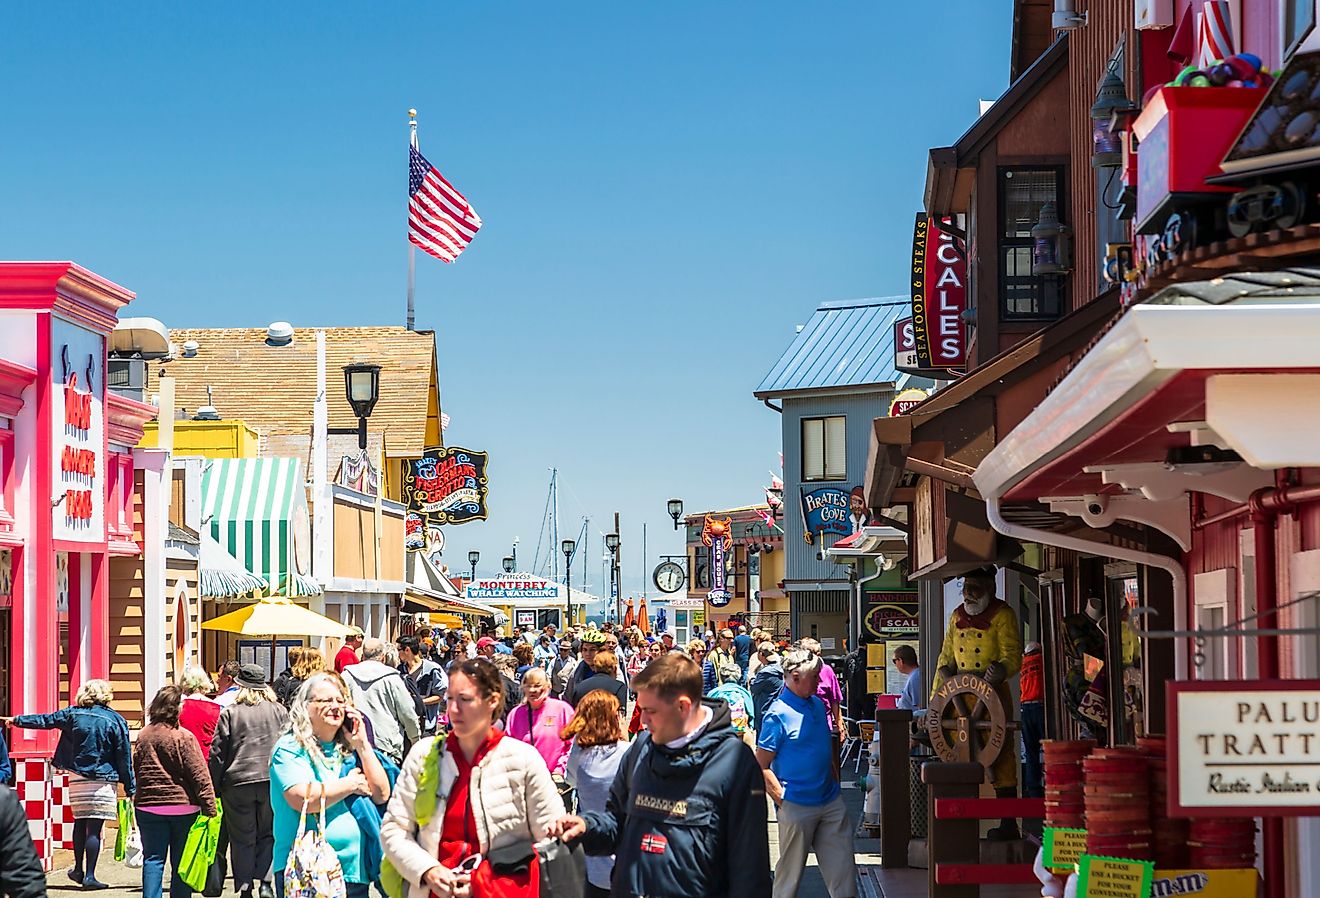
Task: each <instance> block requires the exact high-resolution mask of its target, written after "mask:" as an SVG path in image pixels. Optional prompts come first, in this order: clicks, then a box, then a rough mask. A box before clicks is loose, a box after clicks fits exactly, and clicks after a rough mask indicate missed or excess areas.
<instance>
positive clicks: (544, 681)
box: [509, 667, 573, 783]
mask: <svg viewBox="0 0 1320 898" xmlns="http://www.w3.org/2000/svg"><path fill="white" fill-rule="evenodd" d="M522 694H523V702H522V704H521V705H518V707H516V708H514V709H513V712H512V713H511V714H510V715H509V735H510V736H512V737H513V738H515V739H517V740H519V741H521V742H530V743H531V744H532V745H533V746H535V747H536V750H537V751H538V752H539V753H540V755H541V757H542V758H544V759H545V766H546V767H548V768H550V774H551V775H552V776H553V777H554V778H555V782H557V783H558V782H561V781H562V780H563V776H564V770H565V768H566V767H567V766H568V749H569V747H570V746H571V745H572V742H571V741H570V740H566V739H564V738H563V737H561V736H560V735H559V732H560V730H562V729H563V728H564V727H566V726H568V722H569V721H570V720H572V719H573V706H572V705H570V704H569V703H568V702H565V701H560V700H559V699H557V698H551V697H550V678H549V677H548V676H547V675H546V672H545V671H544V670H542V669H541V668H539V667H533V668H531V669H529V670H528V671H527V672H526V673H525V674H523V678H522Z"/></svg>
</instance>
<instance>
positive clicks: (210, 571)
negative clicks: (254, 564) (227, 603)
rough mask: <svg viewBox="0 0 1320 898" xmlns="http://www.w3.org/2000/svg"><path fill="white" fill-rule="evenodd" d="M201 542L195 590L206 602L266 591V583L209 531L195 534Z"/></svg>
mask: <svg viewBox="0 0 1320 898" xmlns="http://www.w3.org/2000/svg"><path fill="white" fill-rule="evenodd" d="M198 538H199V541H200V543H201V551H200V556H201V557H200V559H199V561H200V564H199V565H198V587H199V588H200V590H201V594H202V596H204V597H205V598H208V599H236V598H238V597H239V596H246V595H249V594H251V593H254V592H256V591H258V590H264V589H266V588H267V584H266V581H265V580H263V579H261V578H260V577H258V576H257V575H256V574H254V573H252V572H251V571H249V570H248V569H247V568H245V567H243V563H242V562H240V561H239V560H238V559H237V558H235V557H234V556H233V555H230V554H229V553H228V552H227V551H225V547H224V546H222V545H220V543H218V542H216V540H215V537H214V536H212V535H211V533H210V531H209V530H205V529H204V530H202V531H201V533H199V534H198Z"/></svg>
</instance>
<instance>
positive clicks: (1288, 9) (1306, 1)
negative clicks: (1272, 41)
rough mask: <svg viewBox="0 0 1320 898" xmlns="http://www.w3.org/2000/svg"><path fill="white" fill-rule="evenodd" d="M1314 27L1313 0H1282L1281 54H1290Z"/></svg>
mask: <svg viewBox="0 0 1320 898" xmlns="http://www.w3.org/2000/svg"><path fill="white" fill-rule="evenodd" d="M1314 27H1315V2H1314V0H1283V54H1284V56H1290V55H1292V52H1293V51H1294V50H1296V49H1297V45H1298V44H1300V43H1301V42H1302V38H1304V37H1306V36H1307V35H1308V34H1310V32H1311V29H1312V28H1314Z"/></svg>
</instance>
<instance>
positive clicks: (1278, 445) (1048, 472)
mask: <svg viewBox="0 0 1320 898" xmlns="http://www.w3.org/2000/svg"><path fill="white" fill-rule="evenodd" d="M1317 346H1320V269H1291V270H1284V271H1276V272H1269V273H1252V274H1242V275H1232V276H1228V277H1223V278H1215V279H1213V280H1210V281H1204V282H1199V283H1195V284H1186V285H1181V286H1178V287H1170V288H1168V289H1166V290H1163V291H1161V292H1160V293H1158V294H1156V295H1155V296H1154V297H1152V298H1151V300H1150V301H1148V302H1146V303H1144V304H1142V305H1137V306H1134V307H1132V308H1131V309H1129V310H1128V311H1127V313H1126V314H1125V315H1124V316H1123V317H1122V318H1121V319H1119V321H1118V322H1117V323H1116V324H1115V325H1114V327H1113V328H1112V329H1111V330H1110V331H1109V332H1108V333H1106V334H1105V335H1104V337H1103V338H1101V339H1100V340H1099V342H1097V343H1096V345H1095V347H1094V348H1093V349H1092V350H1091V351H1090V352H1088V353H1087V354H1086V355H1085V356H1084V357H1083V358H1082V359H1081V360H1080V361H1078V363H1077V364H1076V365H1075V367H1074V368H1073V369H1072V370H1071V371H1070V372H1069V373H1068V374H1067V376H1066V377H1064V378H1063V379H1062V380H1061V381H1060V382H1059V384H1058V385H1057V386H1056V387H1055V389H1054V390H1053V391H1052V392H1051V393H1050V394H1049V395H1048V396H1046V397H1045V399H1044V400H1043V401H1042V402H1041V403H1040V404H1039V406H1038V407H1037V408H1036V409H1035V411H1033V412H1032V413H1031V415H1029V416H1028V417H1027V418H1026V419H1025V420H1023V421H1022V423H1021V424H1020V425H1018V427H1016V428H1015V429H1014V430H1013V431H1012V432H1011V433H1009V434H1008V435H1006V436H1005V437H1004V438H1003V439H1002V440H1001V441H1000V443H999V445H998V446H997V447H996V448H995V450H994V451H993V452H991V453H990V454H989V455H988V456H987V457H986V458H985V459H984V461H983V462H982V463H981V465H980V466H979V468H978V470H977V472H976V475H975V482H976V485H977V487H978V488H979V489H980V490H981V492H982V494H983V495H984V496H985V497H986V498H987V499H992V498H993V499H999V498H1003V499H1006V500H1008V501H1030V500H1040V501H1043V502H1048V503H1049V504H1050V505H1051V507H1052V508H1054V509H1055V510H1059V511H1070V512H1071V513H1076V514H1078V515H1079V516H1081V517H1083V519H1084V520H1086V521H1087V523H1090V524H1092V526H1104V525H1105V524H1106V523H1107V522H1109V521H1112V520H1114V519H1115V518H1125V519H1131V520H1138V521H1145V522H1147V523H1152V524H1153V525H1154V526H1157V527H1159V528H1160V529H1163V530H1165V532H1171V531H1170V529H1169V528H1170V527H1171V526H1172V527H1178V526H1181V527H1184V528H1185V526H1186V520H1187V517H1186V510H1185V508H1183V509H1181V510H1180V512H1179V513H1178V514H1170V515H1168V517H1169V521H1168V522H1161V521H1154V520H1149V518H1150V515H1152V514H1154V513H1156V512H1157V511H1158V509H1154V508H1153V507H1152V506H1155V505H1158V504H1159V503H1161V502H1179V501H1182V502H1185V493H1186V492H1188V491H1197V492H1204V493H1210V494H1213V495H1220V496H1223V497H1225V498H1229V499H1233V500H1235V501H1244V500H1245V499H1246V497H1247V496H1248V495H1250V493H1251V491H1252V490H1254V489H1256V488H1258V487H1260V486H1265V485H1268V483H1269V482H1270V479H1269V474H1268V473H1267V472H1266V471H1265V470H1262V469H1273V468H1280V467H1291V466H1298V467H1303V466H1315V465H1320V446H1317V445H1316V443H1315V441H1313V440H1309V439H1305V438H1299V433H1298V428H1297V422H1309V421H1313V420H1315V419H1316V417H1317V415H1320V353H1317ZM1069 502H1071V503H1073V504H1074V505H1076V504H1077V503H1081V506H1080V507H1077V508H1076V509H1075V510H1073V509H1072V508H1070V507H1069V504H1068V503H1069ZM1138 502H1140V503H1143V504H1144V505H1145V506H1147V508H1146V509H1145V510H1144V512H1143V511H1141V510H1139V509H1135V508H1133V507H1130V506H1133V505H1135V504H1136V503H1138ZM1166 523H1167V525H1168V526H1165V524H1166ZM1172 532H1174V533H1175V535H1176V538H1180V541H1183V542H1184V544H1185V540H1186V534H1185V533H1178V532H1177V531H1176V530H1175V531H1172Z"/></svg>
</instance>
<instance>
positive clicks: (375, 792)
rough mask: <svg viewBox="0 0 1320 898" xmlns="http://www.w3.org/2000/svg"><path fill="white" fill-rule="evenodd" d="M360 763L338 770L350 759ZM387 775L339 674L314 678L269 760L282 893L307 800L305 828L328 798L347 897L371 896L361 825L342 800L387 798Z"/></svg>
mask: <svg viewBox="0 0 1320 898" xmlns="http://www.w3.org/2000/svg"><path fill="white" fill-rule="evenodd" d="M352 755H357V758H358V764H357V766H356V767H353V768H352V769H351V770H350V771H349V772H348V773H347V774H346V775H344V776H340V772H341V771H342V770H344V768H345V764H344V762H345V760H346V759H348V758H349V757H350V756H352ZM389 794H390V787H389V780H388V779H387V777H386V775H385V770H384V768H383V767H382V766H381V764H380V760H379V759H378V758H377V757H376V753H375V752H374V751H373V750H372V748H371V743H370V742H369V741H368V739H367V728H366V724H365V723H364V722H363V720H362V712H360V711H358V710H357V709H356V708H354V707H352V705H350V704H349V701H348V698H347V697H346V696H345V694H344V690H343V687H342V686H341V684H340V682H339V680H338V678H337V677H335V676H333V675H331V674H328V673H319V674H315V675H313V676H311V677H310V678H308V680H307V681H306V682H305V683H303V684H302V686H301V688H299V690H298V693H297V695H296V696H295V697H294V699H293V704H292V706H291V707H290V708H289V724H288V728H287V731H286V732H285V733H284V735H282V736H281V737H280V739H279V741H278V742H276V743H275V751H274V753H273V754H272V755H271V759H270V803H271V807H272V808H273V809H274V814H275V826H274V830H275V850H274V857H273V867H274V869H275V882H276V885H277V888H278V889H279V893H280V895H281V898H283V895H284V868H285V867H287V866H288V863H289V852H290V850H292V848H293V842H294V839H295V838H297V835H298V818H299V816H300V815H301V813H302V809H303V802H304V801H306V803H307V816H308V820H307V829H309V830H310V829H312V828H313V827H314V826H315V825H316V816H315V815H316V814H319V813H320V811H321V798H322V795H324V797H325V836H326V839H327V840H328V841H329V842H330V845H331V847H333V848H334V849H335V852H336V853H337V854H338V855H339V862H340V864H341V865H342V866H343V869H344V881H345V882H346V883H347V884H348V898H367V894H368V887H369V885H370V879H369V878H368V875H367V874H366V872H365V871H364V870H363V865H362V830H361V829H360V828H359V827H358V823H357V819H356V818H355V817H354V816H353V814H352V813H351V812H350V811H349V809H348V807H347V805H346V804H345V802H344V799H346V798H348V797H349V796H352V795H368V796H370V797H371V801H372V803H373V804H380V803H382V802H384V801H385V800H386V799H388V798H389Z"/></svg>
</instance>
